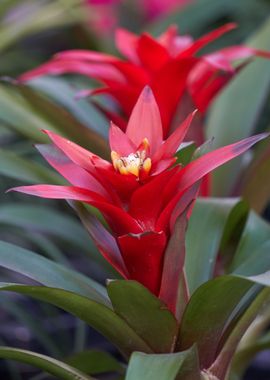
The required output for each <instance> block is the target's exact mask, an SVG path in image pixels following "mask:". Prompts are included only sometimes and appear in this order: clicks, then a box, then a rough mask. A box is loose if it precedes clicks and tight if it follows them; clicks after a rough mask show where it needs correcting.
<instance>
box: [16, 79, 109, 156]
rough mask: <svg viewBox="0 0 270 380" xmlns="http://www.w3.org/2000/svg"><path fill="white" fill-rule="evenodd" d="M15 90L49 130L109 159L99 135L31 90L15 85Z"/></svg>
mask: <svg viewBox="0 0 270 380" xmlns="http://www.w3.org/2000/svg"><path fill="white" fill-rule="evenodd" d="M16 89H17V90H18V91H19V92H20V93H21V94H22V96H23V98H24V99H25V100H26V101H27V103H28V104H29V107H30V109H31V111H32V112H35V113H37V114H38V115H40V117H42V119H44V120H45V121H47V122H48V123H49V124H50V125H51V127H50V128H49V129H50V130H53V131H54V132H57V133H59V134H61V136H63V137H67V138H69V139H70V140H72V141H74V142H75V143H77V144H79V145H82V146H83V147H85V148H87V149H89V150H91V151H93V152H94V153H97V154H99V155H101V156H103V157H109V147H108V144H107V142H106V140H105V139H104V138H103V137H102V136H101V135H100V133H98V132H97V131H94V130H92V129H90V128H87V127H86V126H85V125H83V124H82V123H80V122H79V121H78V120H77V119H76V118H75V117H74V116H73V115H72V114H70V113H69V112H68V111H67V110H65V109H64V108H63V107H62V106H59V105H57V104H56V103H53V102H52V101H51V100H49V99H48V97H45V96H43V95H41V94H40V93H39V92H37V91H36V90H34V89H33V88H31V87H29V86H26V85H17V86H16ZM74 102H75V99H74ZM89 117H91V114H89Z"/></svg>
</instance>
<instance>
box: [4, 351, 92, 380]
mask: <svg viewBox="0 0 270 380" xmlns="http://www.w3.org/2000/svg"><path fill="white" fill-rule="evenodd" d="M0 358H2V359H10V360H16V361H19V362H22V363H26V364H29V365H32V366H34V367H37V368H40V369H42V370H43V371H46V372H48V373H50V374H51V375H54V376H56V377H57V378H58V379H63V380H75V379H76V380H91V379H92V380H94V378H93V377H90V376H88V375H85V374H83V373H82V372H80V371H79V370H77V369H75V368H73V367H71V366H69V365H68V364H66V363H64V362H61V361H59V360H56V359H53V358H51V357H49V356H46V355H41V354H38V353H36V352H32V351H27V350H21V349H18V348H12V347H0Z"/></svg>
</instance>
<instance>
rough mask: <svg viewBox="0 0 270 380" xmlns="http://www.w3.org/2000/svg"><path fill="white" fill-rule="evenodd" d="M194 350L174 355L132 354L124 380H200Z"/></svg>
mask: <svg viewBox="0 0 270 380" xmlns="http://www.w3.org/2000/svg"><path fill="white" fill-rule="evenodd" d="M200 378H201V377H200V374H199V370H198V366H197V355H196V350H195V349H194V348H191V349H189V350H187V351H184V352H178V353H174V354H159V355H146V354H143V353H140V352H134V353H133V354H132V356H131V359H130V362H129V366H128V370H127V375H126V380H138V379H143V380H154V379H155V380H165V379H166V380H175V379H177V380H200Z"/></svg>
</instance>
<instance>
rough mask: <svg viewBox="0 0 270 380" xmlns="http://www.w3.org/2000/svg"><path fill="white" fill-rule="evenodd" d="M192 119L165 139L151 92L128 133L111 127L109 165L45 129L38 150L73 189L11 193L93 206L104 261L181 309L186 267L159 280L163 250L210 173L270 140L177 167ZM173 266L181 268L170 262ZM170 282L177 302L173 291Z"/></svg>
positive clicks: (253, 139)
mask: <svg viewBox="0 0 270 380" xmlns="http://www.w3.org/2000/svg"><path fill="white" fill-rule="evenodd" d="M194 114H195V113H192V114H190V115H189V116H188V117H187V119H186V120H185V121H184V122H183V123H182V124H181V125H180V126H179V127H178V128H177V129H176V130H175V131H174V133H173V134H171V135H170V137H169V138H167V139H166V140H165V141H163V133H162V123H161V117H160V113H159V109H158V106H157V103H156V101H155V98H154V95H153V94H152V91H151V89H150V88H148V87H146V88H145V89H144V90H143V92H142V94H141V96H140V97H139V99H138V102H137V103H136V105H135V107H134V110H133V112H132V114H131V117H130V119H129V122H128V125H127V129H126V133H124V132H123V131H122V130H121V129H120V128H119V127H117V126H115V125H114V124H112V125H111V129H110V134H109V138H110V147H111V160H112V162H108V161H106V160H104V159H102V158H101V157H99V156H97V155H94V154H93V153H91V152H89V151H86V150H84V149H83V148H81V147H80V146H78V145H76V144H74V143H72V142H71V141H69V140H66V139H64V138H62V137H61V136H59V135H56V134H54V133H52V132H50V131H46V133H47V134H48V136H49V137H50V139H51V141H52V142H53V145H52V146H43V145H39V146H38V149H39V150H40V152H41V154H42V155H43V156H44V158H45V159H46V160H47V161H48V162H49V164H50V165H51V166H53V167H54V168H55V169H56V170H57V171H58V172H59V173H60V174H61V175H62V176H63V177H64V178H66V179H67V180H68V182H69V183H70V184H71V185H72V186H58V185H33V186H22V187H17V188H15V189H14V190H16V191H19V192H23V193H27V194H31V195H36V196H40V197H45V198H55V199H67V200H75V201H81V202H85V203H87V204H89V205H91V206H94V207H96V208H97V209H98V210H99V211H100V212H101V213H102V215H103V217H104V218H105V220H106V222H107V224H108V226H109V227H110V229H111V232H112V234H111V233H110V232H109V231H107V230H106V229H105V228H104V227H103V226H102V225H101V224H100V223H98V222H97V221H96V222H95V224H92V223H90V224H88V229H89V230H90V233H91V235H92V237H93V238H94V240H95V241H96V243H97V246H98V247H99V249H100V250H101V252H102V254H103V255H104V257H105V258H106V259H107V260H108V261H109V262H110V263H111V264H112V265H113V266H114V267H115V269H116V270H117V271H118V272H119V273H120V274H121V275H122V276H123V277H124V278H126V279H132V280H136V281H138V282H140V283H141V284H143V285H144V286H145V287H147V288H148V289H149V290H150V291H151V292H152V293H154V294H156V295H159V294H161V298H162V299H163V300H164V301H165V302H166V301H168V300H167V297H169V298H170V302H169V303H168V302H167V304H168V306H169V307H170V308H171V309H172V311H175V307H176V306H175V305H176V298H175V297H177V291H176V290H177V285H176V284H177V283H178V282H179V277H180V276H181V271H182V269H181V268H179V269H178V270H177V271H176V272H177V273H176V274H175V276H176V278H175V279H174V278H170V279H168V278H165V279H163V280H162V276H163V272H164V270H163V267H164V265H165V264H166V263H165V261H164V255H165V251H166V248H167V247H168V245H169V244H170V237H171V235H172V233H173V231H174V229H175V225H176V223H177V220H178V219H179V218H181V216H182V215H183V213H185V214H190V212H191V206H192V203H193V201H194V200H195V199H196V196H197V194H198V189H199V181H200V180H201V179H202V178H203V177H204V176H205V175H206V174H208V173H209V172H210V171H212V170H213V169H215V168H217V167H218V166H220V165H222V164H224V163H225V162H227V161H229V160H231V159H232V158H234V157H236V156H238V155H240V154H241V153H243V152H245V151H246V150H247V149H249V148H250V147H251V146H252V145H253V144H255V143H256V142H258V141H259V140H261V139H263V138H265V137H266V135H265V134H261V135H257V136H253V137H251V138H248V139H245V140H243V141H240V142H238V143H235V144H232V145H229V146H226V147H223V148H220V149H218V150H216V151H213V152H210V153H207V154H205V155H204V156H202V157H200V158H198V159H196V160H194V161H192V162H190V163H189V164H188V165H186V166H185V167H184V168H183V167H182V166H181V164H176V165H174V166H173V164H175V162H176V157H175V154H176V151H177V149H178V147H179V146H180V144H181V143H182V142H183V140H184V138H185V136H186V133H187V132H188V128H189V127H190V124H191V121H192V118H193V116H194ZM97 223H98V224H97ZM181 223H183V221H182V222H181ZM180 228H182V227H180ZM105 237H106V239H105ZM178 264H179V263H178ZM182 264H183V263H182ZM168 265H169V266H171V265H173V266H175V265H177V263H174V264H173V260H170V262H169V263H168ZM183 281H184V280H183ZM162 282H163V283H162ZM171 282H172V283H173V286H172V289H174V290H172V292H173V293H175V294H174V297H172V296H171V294H170V292H171V290H168V288H169V289H171V285H172V283H171ZM185 288H186V284H185ZM186 290H187V289H186ZM163 293H165V299H164V296H163ZM171 302H172V305H171Z"/></svg>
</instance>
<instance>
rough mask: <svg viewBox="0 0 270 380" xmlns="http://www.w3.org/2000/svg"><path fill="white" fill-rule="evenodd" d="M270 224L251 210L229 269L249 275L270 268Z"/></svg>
mask: <svg viewBox="0 0 270 380" xmlns="http://www.w3.org/2000/svg"><path fill="white" fill-rule="evenodd" d="M269 248H270V225H269V223H267V222H266V221H265V220H263V219H262V218H261V217H259V216H258V215H256V213H255V212H253V211H251V212H250V214H249V217H248V220H247V223H246V225H245V228H244V231H243V234H242V236H241V239H240V241H239V244H238V246H237V249H236V252H235V255H234V257H233V261H232V264H231V266H230V269H229V271H230V272H234V273H237V274H240V275H243V276H251V275H256V274H259V273H262V272H264V271H266V270H269V269H270V261H269Z"/></svg>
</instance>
